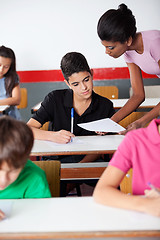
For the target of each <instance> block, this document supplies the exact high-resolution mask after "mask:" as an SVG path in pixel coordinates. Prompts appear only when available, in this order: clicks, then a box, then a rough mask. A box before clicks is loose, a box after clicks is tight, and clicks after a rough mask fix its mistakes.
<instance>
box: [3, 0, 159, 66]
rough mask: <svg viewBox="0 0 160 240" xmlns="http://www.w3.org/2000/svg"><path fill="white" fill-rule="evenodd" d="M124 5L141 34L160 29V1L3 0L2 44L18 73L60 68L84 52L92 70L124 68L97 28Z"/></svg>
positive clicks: (122, 62) (122, 61)
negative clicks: (65, 58)
mask: <svg viewBox="0 0 160 240" xmlns="http://www.w3.org/2000/svg"><path fill="white" fill-rule="evenodd" d="M122 2H124V3H125V4H126V5H128V7H129V8H130V9H131V10H132V12H133V14H134V15H135V17H136V19H137V28H138V31H141V30H149V29H159V30H160V14H159V10H160V0H121V1H120V0H0V10H1V11H0V26H1V28H0V36H1V37H0V45H2V44H3V45H5V46H8V47H11V48H12V49H13V50H14V51H15V53H16V57H17V70H48V69H59V64H60V60H61V58H62V56H63V55H64V54H66V53H67V52H68V51H79V52H81V53H83V54H84V55H85V56H86V58H87V59H88V62H89V65H90V67H93V68H103V67H123V66H126V65H125V62H124V60H123V57H120V58H119V59H113V58H111V57H109V56H107V55H105V54H104V51H105V49H104V47H103V46H102V45H101V44H100V40H99V38H98V35H97V31H96V27H97V22H98V19H99V18H100V16H101V15H102V14H103V13H104V12H105V11H106V10H108V9H110V8H117V7H118V5H119V4H121V3H122Z"/></svg>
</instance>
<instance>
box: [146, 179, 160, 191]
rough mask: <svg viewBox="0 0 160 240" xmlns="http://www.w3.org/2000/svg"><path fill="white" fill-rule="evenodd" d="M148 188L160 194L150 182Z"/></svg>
mask: <svg viewBox="0 0 160 240" xmlns="http://www.w3.org/2000/svg"><path fill="white" fill-rule="evenodd" d="M148 186H149V187H150V188H151V189H154V190H155V191H156V192H157V193H159V194H160V191H158V190H157V188H156V187H155V186H154V185H153V184H152V183H150V182H148Z"/></svg>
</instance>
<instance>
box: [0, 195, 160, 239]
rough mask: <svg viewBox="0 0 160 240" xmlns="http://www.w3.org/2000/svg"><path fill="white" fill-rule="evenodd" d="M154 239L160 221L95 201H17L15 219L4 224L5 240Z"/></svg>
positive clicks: (2, 236)
mask: <svg viewBox="0 0 160 240" xmlns="http://www.w3.org/2000/svg"><path fill="white" fill-rule="evenodd" d="M0 201H4V200H0ZM5 201H10V200H5ZM152 236H154V237H155V236H157V237H160V218H158V217H153V216H150V215H147V214H143V213H139V212H135V211H127V210H122V209H118V208H111V207H107V206H103V205H99V204H97V203H95V202H94V200H93V198H92V197H81V198H77V197H68V198H50V199H18V200H13V206H12V213H11V216H10V217H9V218H8V219H6V220H3V221H1V222H0V239H3V240H4V239H55V238H56V239H67V238H72V239H76V238H87V239H88V238H99V239H100V238H102V237H103V238H111V237H124V238H126V237H152ZM127 239H128V238H127Z"/></svg>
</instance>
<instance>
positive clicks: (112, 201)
mask: <svg viewBox="0 0 160 240" xmlns="http://www.w3.org/2000/svg"><path fill="white" fill-rule="evenodd" d="M124 176H125V173H124V172H122V171H121V170H120V169H118V168H116V167H113V166H108V167H107V169H106V170H105V171H104V173H103V174H102V176H101V178H100V180H99V181H98V183H97V185H96V188H95V190H94V193H93V197H94V199H95V201H96V202H98V203H101V204H103V205H108V206H111V207H117V208H124V209H128V210H136V211H140V212H145V213H148V214H151V215H155V216H159V217H160V197H156V198H147V197H141V196H134V195H127V194H125V193H122V192H121V191H120V190H118V189H117V187H118V186H119V185H120V183H121V181H122V179H123V177H124Z"/></svg>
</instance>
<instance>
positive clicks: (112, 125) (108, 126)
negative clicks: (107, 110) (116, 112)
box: [77, 118, 125, 132]
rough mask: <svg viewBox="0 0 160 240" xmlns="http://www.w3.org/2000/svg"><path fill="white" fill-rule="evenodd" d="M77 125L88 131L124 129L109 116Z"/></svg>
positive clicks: (118, 130)
mask: <svg viewBox="0 0 160 240" xmlns="http://www.w3.org/2000/svg"><path fill="white" fill-rule="evenodd" d="M77 125H78V126H79V127H81V128H84V129H86V130H88V131H94V132H120V131H123V130H125V128H124V127H122V126H120V125H119V124H118V123H116V122H114V121H112V120H111V119H110V118H104V119H101V120H97V121H92V122H88V123H80V124H77Z"/></svg>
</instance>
